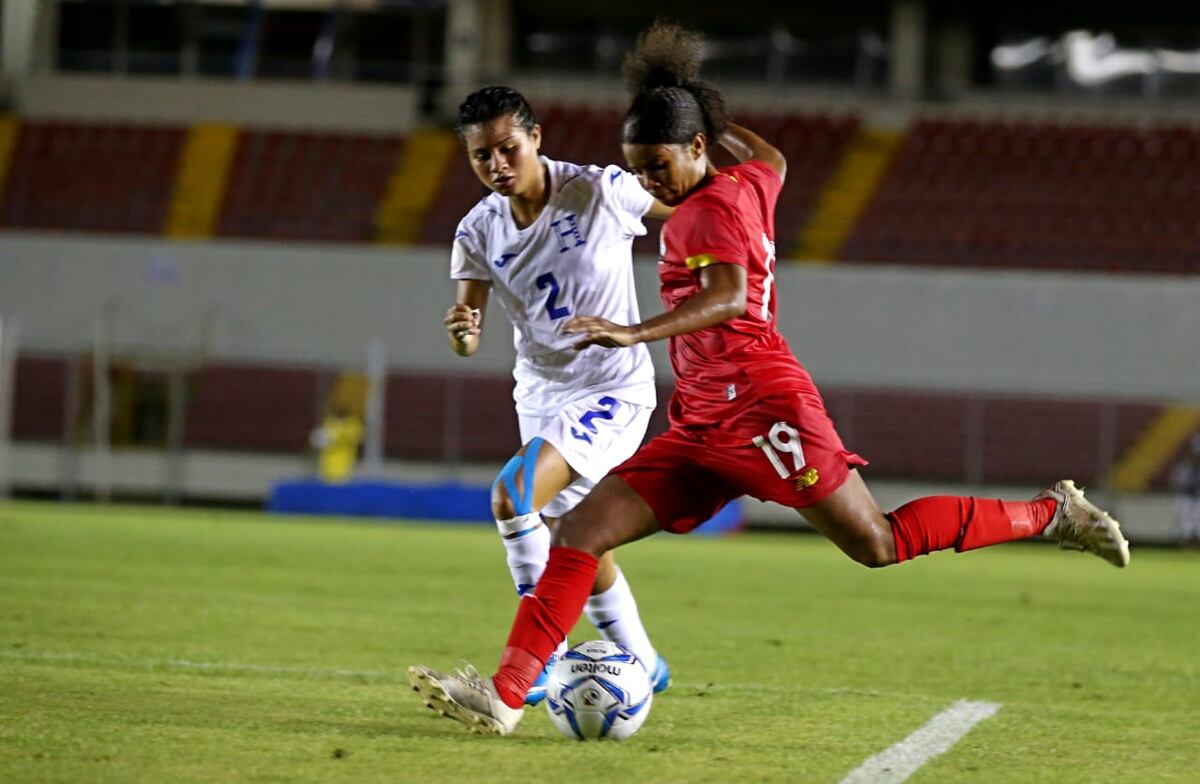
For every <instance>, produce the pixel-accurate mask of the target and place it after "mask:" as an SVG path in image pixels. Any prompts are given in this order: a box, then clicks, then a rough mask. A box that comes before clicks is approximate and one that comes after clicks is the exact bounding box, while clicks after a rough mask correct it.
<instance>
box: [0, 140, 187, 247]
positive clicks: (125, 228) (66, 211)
mask: <svg viewBox="0 0 1200 784" xmlns="http://www.w3.org/2000/svg"><path fill="white" fill-rule="evenodd" d="M184 136H185V130H184V129H183V128H174V127H162V126H151V125H116V124H107V125H106V124H90V123H71V122H48V121H25V122H22V123H21V124H20V126H19V130H18V134H17V141H16V144H15V146H14V149H13V151H12V159H11V162H10V166H9V170H8V177H7V181H6V182H5V186H4V190H3V195H2V198H3V201H2V202H0V227H8V228H20V229H59V230H68V231H103V232H125V233H150V234H157V233H159V232H161V231H162V229H163V222H164V220H165V219H166V215H167V210H168V207H169V203H170V196H171V188H172V186H173V184H174V180H175V175H176V171H177V168H178V164H179V156H180V151H181V150H182V146H183V141H184Z"/></svg>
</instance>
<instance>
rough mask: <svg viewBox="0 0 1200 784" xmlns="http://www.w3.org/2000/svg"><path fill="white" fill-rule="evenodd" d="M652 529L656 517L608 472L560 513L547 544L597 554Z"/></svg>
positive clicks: (599, 554)
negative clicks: (559, 518) (561, 515)
mask: <svg viewBox="0 0 1200 784" xmlns="http://www.w3.org/2000/svg"><path fill="white" fill-rule="evenodd" d="M656 531H658V521H657V520H656V519H655V517H654V512H653V511H652V510H651V509H650V506H649V505H648V504H647V503H646V502H645V501H644V500H643V499H642V497H641V496H640V495H638V494H637V493H636V492H634V490H633V488H631V487H630V486H629V485H628V484H626V483H625V481H624V480H623V479H621V478H619V477H617V476H613V475H612V474H610V475H608V476H606V477H604V478H603V479H601V480H600V483H599V484H597V485H596V486H595V487H594V488H592V491H591V492H590V493H588V495H587V497H586V498H584V499H583V501H581V502H580V503H579V505H578V506H576V507H575V508H574V509H572V510H571V511H569V512H567V513H566V514H565V515H563V517H562V519H561V520H559V523H558V525H557V527H556V530H555V531H554V537H553V539H552V540H551V544H552V545H553V546H557V547H570V548H573V549H575V550H583V551H584V552H587V553H591V554H592V555H594V556H596V557H597V558H600V557H602V556H603V555H604V554H605V553H608V552H610V551H611V550H614V549H616V548H617V547H620V546H621V545H623V544H626V543H628V542H633V541H636V540H638V539H641V538H642V537H645V536H649V535H650V534H652V533H655V532H656Z"/></svg>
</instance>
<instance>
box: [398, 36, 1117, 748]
mask: <svg viewBox="0 0 1200 784" xmlns="http://www.w3.org/2000/svg"><path fill="white" fill-rule="evenodd" d="M700 45H701V41H700V39H699V37H698V36H696V35H695V34H692V33H689V32H686V31H684V30H682V29H681V28H679V27H676V26H674V25H665V24H657V25H655V26H654V27H652V28H650V29H649V30H648V31H646V32H645V33H643V35H642V36H641V37H640V38H639V39H638V43H637V46H636V48H635V50H634V51H633V52H632V53H631V54H630V56H629V57H628V58H627V60H626V63H625V75H626V79H627V81H628V82H629V83H630V85H631V87H632V88H633V92H634V93H635V96H636V97H635V98H634V101H633V105H632V107H631V108H630V110H629V112H628V114H627V115H626V118H625V122H624V126H623V129H622V134H623V144H622V148H623V151H624V153H625V157H626V160H627V162H628V164H629V167H630V169H631V170H632V171H633V172H634V173H635V174H637V175H638V176H639V178H640V179H641V181H642V185H643V186H644V187H645V188H646V189H647V190H649V191H650V192H651V193H652V194H653V195H654V196H655V197H656V198H657V199H658V200H659V201H660V202H663V203H664V204H667V205H670V206H673V207H675V208H676V210H675V212H674V214H673V215H672V216H671V217H670V219H668V221H667V223H666V224H665V226H664V228H663V233H662V259H661V261H660V262H659V278H660V283H661V289H662V298H663V303H664V304H665V305H666V307H667V311H666V312H665V313H663V314H661V315H659V316H656V317H654V318H651V319H649V320H647V321H644V322H642V323H640V324H633V325H622V324H615V323H613V322H610V321H607V320H605V319H601V318H595V317H587V316H578V317H576V318H574V319H573V320H572V321H571V322H570V323H569V324H568V325H567V328H568V330H569V331H572V332H575V333H577V334H579V335H580V336H581V337H580V340H579V342H578V344H577V347H579V348H584V347H587V346H593V345H600V346H606V347H609V348H612V349H614V350H621V349H622V348H623V347H627V346H632V345H636V344H637V343H641V342H647V341H651V340H660V339H664V338H666V339H669V341H670V356H671V364H672V366H673V368H674V371H675V379H676V388H675V394H674V396H673V397H672V399H671V404H670V409H669V413H670V421H671V427H670V429H669V430H668V431H667V432H666V433H664V434H663V435H660V436H658V437H657V438H654V439H653V440H651V441H650V442H649V443H647V444H646V445H645V446H643V447H642V448H641V449H640V450H638V452H637V453H636V454H634V456H633V457H631V458H629V459H628V460H626V461H625V462H624V463H622V464H621V465H619V466H617V467H616V468H615V469H613V470H612V472H611V473H609V475H608V476H606V477H605V478H604V479H603V480H601V482H600V483H599V484H597V485H596V487H595V488H594V489H593V490H592V492H591V493H590V494H589V495H588V496H587V497H586V498H585V499H584V500H583V501H582V502H581V503H580V504H579V505H578V506H576V507H575V508H574V509H573V510H572V511H570V512H569V513H567V515H565V516H564V517H563V518H562V520H561V521H560V523H559V527H558V530H557V531H556V532H555V534H554V538H553V541H552V547H551V550H550V560H549V563H548V564H547V566H546V570H545V572H544V573H543V574H542V576H541V578H540V580H539V581H538V583H537V586H536V587H535V588H534V590H533V591H532V592H530V593H527V594H525V596H524V598H522V600H521V604H520V608H519V609H518V611H517V617H516V620H515V621H514V623H513V627H512V631H511V632H510V635H509V638H508V644H507V647H506V648H505V650H504V653H503V655H502V656H501V659H500V666H499V668H498V669H497V671H496V673H495V674H494V675H493V676H492V677H491V678H486V677H482V676H481V675H480V674H479V673H478V672H476V671H475V670H474V668H472V667H470V666H467V667H466V668H464V669H463V670H457V671H455V672H452V673H442V672H439V671H437V670H433V669H430V668H428V667H424V666H420V665H417V666H413V667H410V668H409V681H410V683H411V684H412V686H413V688H414V689H416V690H417V691H418V692H420V693H421V695H422V697H423V699H424V700H425V701H426V703H427V704H428V705H430V707H435V708H437V709H439V710H441V711H442V712H443V713H444V714H445V715H447V716H449V717H451V718H454V719H457V720H459V721H461V722H462V723H464V724H466V725H467V726H468V727H469V728H471V729H472V730H474V731H476V732H489V733H495V734H501V735H505V734H508V733H510V732H511V731H512V730H513V729H514V728H515V727H516V725H517V723H518V722H519V721H520V718H521V706H522V703H523V700H524V697H525V694H526V692H527V691H528V689H529V684H530V683H532V682H533V680H534V679H535V678H536V677H537V675H538V673H540V672H541V670H542V667H543V666H544V664H545V662H546V658H547V657H548V656H549V655H550V653H551V652H552V651H553V650H554V648H555V646H556V645H557V644H558V642H559V641H560V640H562V639H563V637H564V636H565V635H566V634H567V633H568V632H569V631H570V629H571V628H572V627H573V626H574V625H575V622H576V621H577V620H578V618H579V616H580V614H581V613H582V612H583V606H584V602H585V601H586V600H587V596H588V593H589V592H590V590H591V587H592V582H593V580H594V578H595V575H596V569H597V563H598V561H597V559H598V558H599V557H600V556H601V555H603V554H604V553H606V552H608V551H609V550H611V549H613V548H615V547H617V546H619V545H622V544H625V543H627V542H631V541H634V540H636V539H640V538H642V537H644V536H648V535H650V534H652V533H655V532H656V531H660V530H665V531H670V532H672V533H687V532H688V531H691V530H692V529H693V528H695V527H696V526H697V525H699V524H700V523H701V522H703V521H704V520H706V519H708V518H709V517H711V516H712V515H713V514H714V513H715V512H716V511H717V510H718V509H720V508H721V506H723V505H724V504H726V503H728V502H729V501H731V500H733V499H735V498H737V497H739V496H741V495H746V494H748V495H752V496H755V497H757V498H760V499H763V500H767V501H775V502H777V503H780V504H784V505H787V506H791V507H794V508H796V509H797V510H798V511H799V512H800V514H801V515H803V516H804V518H805V519H806V520H807V521H808V522H809V523H810V524H812V525H813V527H815V528H816V529H817V530H819V531H820V532H821V533H823V534H825V536H827V537H828V538H829V539H831V540H832V541H833V542H834V543H835V544H836V545H837V546H838V547H840V548H841V549H842V550H843V551H844V552H845V553H846V554H847V555H849V556H850V557H851V558H853V559H854V560H856V561H858V562H860V563H862V564H864V565H866V566H870V567H880V566H887V565H890V564H896V563H900V562H902V561H906V560H909V559H911V558H914V557H916V556H918V555H922V554H925V553H929V552H932V551H934V550H942V549H948V548H954V549H955V550H957V551H959V552H962V551H965V550H971V549H975V548H978V547H984V546H987V545H991V544H998V543H1000V542H1006V541H1010V540H1013V539H1020V538H1024V537H1029V536H1035V535H1038V534H1041V535H1045V536H1047V537H1049V538H1052V539H1055V540H1057V541H1059V542H1060V544H1062V545H1063V546H1065V547H1069V548H1073V549H1079V550H1087V551H1090V552H1093V553H1096V554H1097V555H1099V556H1100V557H1102V558H1104V559H1105V560H1107V561H1109V562H1111V563H1113V564H1115V565H1117V566H1125V565H1127V564H1128V562H1129V546H1128V544H1127V543H1126V541H1125V539H1124V537H1123V536H1122V535H1121V533H1120V528H1119V526H1118V525H1117V523H1116V521H1114V520H1113V519H1112V518H1111V517H1110V516H1109V515H1108V514H1106V513H1105V512H1103V511H1101V510H1099V509H1097V508H1096V507H1095V506H1093V505H1092V504H1091V503H1090V502H1089V501H1087V500H1086V499H1085V498H1084V497H1083V494H1082V492H1080V491H1079V490H1078V489H1077V488H1076V487H1075V485H1074V483H1072V482H1071V481H1069V480H1063V481H1060V482H1057V483H1055V484H1054V485H1053V486H1052V487H1051V488H1049V489H1047V490H1045V491H1043V492H1042V493H1041V494H1039V495H1038V496H1037V497H1036V498H1035V499H1034V500H1033V501H1001V500H996V499H981V498H973V497H954V496H933V497H928V498H920V499H917V500H915V501H911V502H909V503H908V504H905V505H904V506H902V507H900V508H899V509H896V510H894V511H893V512H890V513H888V514H885V513H884V512H883V511H882V510H880V508H879V506H878V504H876V503H875V500H874V498H872V496H871V493H870V491H869V490H868V489H867V486H866V483H865V482H864V481H863V479H862V477H861V476H860V474H859V472H858V470H857V469H858V468H859V467H861V466H865V465H866V461H865V460H863V459H862V458H861V457H859V456H858V455H856V454H853V453H852V452H849V451H847V450H846V449H845V447H844V446H843V445H842V441H841V438H840V437H839V436H838V434H837V431H836V430H835V429H834V427H833V423H832V422H831V421H830V419H829V416H828V414H827V413H826V411H825V406H824V403H823V402H822V400H821V395H820V393H819V392H818V391H817V388H816V386H815V385H814V384H813V381H812V379H811V378H810V377H809V375H808V373H807V371H805V370H804V368H803V367H802V366H801V365H800V363H799V362H798V361H797V360H796V358H795V357H794V356H793V355H792V353H791V350H790V349H789V348H788V346H787V343H786V342H785V341H784V339H783V337H782V336H781V335H780V334H779V333H778V331H777V330H776V329H775V310H776V306H777V303H776V301H775V285H774V270H775V252H774V242H773V238H774V231H775V230H774V218H773V215H774V210H775V202H776V200H777V199H778V197H779V192H780V190H781V188H782V186H783V178H784V176H785V174H786V161H785V160H784V158H783V156H782V154H781V153H780V152H779V151H778V150H777V149H775V148H774V147H772V146H771V145H769V144H767V143H766V142H765V141H763V140H762V139H761V138H760V137H758V136H757V135H756V134H754V133H752V132H751V131H748V130H747V129H745V128H741V127H739V126H737V125H733V124H731V123H729V122H728V120H727V118H726V113H725V107H724V102H723V100H722V98H721V96H720V94H719V93H718V92H717V91H716V90H715V89H714V88H713V87H711V86H710V85H708V84H706V83H704V82H701V81H699V80H698V78H697V77H698V74H699V62H700V58H699V53H700ZM710 139H718V140H720V144H721V145H722V146H723V147H725V148H726V149H727V150H729V151H730V152H731V153H732V154H733V155H734V157H736V158H737V159H738V160H739V161H740V163H739V164H737V165H735V166H730V167H727V168H724V169H717V168H715V167H714V166H713V165H712V163H711V162H710V161H709V157H708V141H709V140H710Z"/></svg>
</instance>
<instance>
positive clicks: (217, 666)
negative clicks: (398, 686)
mask: <svg viewBox="0 0 1200 784" xmlns="http://www.w3.org/2000/svg"><path fill="white" fill-rule="evenodd" d="M0 659H15V660H17V661H24V662H31V663H40V664H55V663H63V664H80V665H84V666H93V667H94V666H100V667H119V668H124V669H138V670H196V671H201V672H217V673H222V672H224V673H231V674H234V673H261V674H265V675H300V676H304V677H306V678H348V679H353V680H379V681H395V682H397V683H401V682H407V679H406V677H405V676H404V673H400V672H383V671H371V670H338V669H320V668H316V667H288V666H286V665H273V664H248V663H244V662H198V661H190V660H188V659H126V658H120V657H116V656H93V655H91V654H87V653H38V652H33V651H28V652H26V651H0Z"/></svg>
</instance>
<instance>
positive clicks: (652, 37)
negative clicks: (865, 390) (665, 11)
mask: <svg viewBox="0 0 1200 784" xmlns="http://www.w3.org/2000/svg"><path fill="white" fill-rule="evenodd" d="M703 48H704V39H703V38H701V37H700V35H699V34H697V33H694V32H692V31H690V30H685V29H683V28H682V27H680V26H679V25H676V24H670V23H666V22H655V23H654V25H653V26H652V27H650V28H649V29H648V30H645V31H643V32H642V34H641V35H639V36H638V40H637V43H636V44H635V45H634V47H633V51H631V52H630V53H629V54H628V55H626V57H625V63H624V66H623V67H622V74H623V75H624V77H625V85H626V87H628V88H629V91H630V92H631V93H633V96H634V98H633V105H632V106H631V107H630V108H629V112H628V114H626V115H625V122H624V124H623V126H622V141H623V142H625V143H626V144H687V143H688V142H690V141H691V140H692V139H693V138H695V136H696V134H698V133H703V134H704V135H705V136H706V137H708V141H709V143H710V144H715V143H716V141H717V139H718V138H719V137H720V135H721V132H722V131H724V130H725V126H726V124H727V123H728V122H729V115H728V113H727V111H726V109H725V99H724V98H722V97H721V93H720V92H718V91H717V89H716V88H715V87H713V86H712V85H711V84H709V83H708V82H705V81H703V80H701V79H700V60H701V54H702V51H703Z"/></svg>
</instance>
